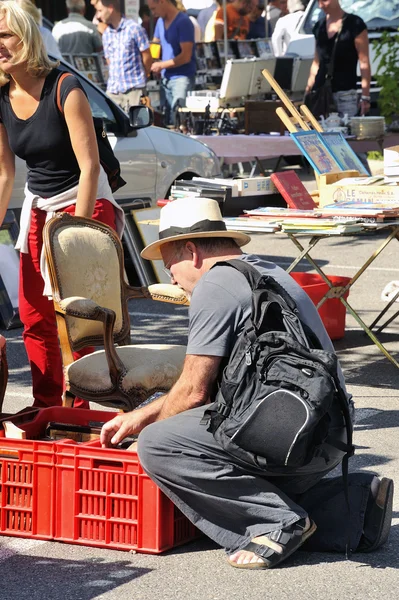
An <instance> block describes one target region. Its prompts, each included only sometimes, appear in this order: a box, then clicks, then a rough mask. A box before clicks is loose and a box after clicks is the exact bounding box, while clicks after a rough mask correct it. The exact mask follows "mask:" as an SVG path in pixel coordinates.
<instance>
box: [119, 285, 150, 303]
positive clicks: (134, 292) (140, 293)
mask: <svg viewBox="0 0 399 600" xmlns="http://www.w3.org/2000/svg"><path fill="white" fill-rule="evenodd" d="M125 294H126V299H127V300H133V299H135V298H147V299H148V298H151V296H150V294H149V293H148V290H147V288H146V287H133V286H131V285H127V284H125Z"/></svg>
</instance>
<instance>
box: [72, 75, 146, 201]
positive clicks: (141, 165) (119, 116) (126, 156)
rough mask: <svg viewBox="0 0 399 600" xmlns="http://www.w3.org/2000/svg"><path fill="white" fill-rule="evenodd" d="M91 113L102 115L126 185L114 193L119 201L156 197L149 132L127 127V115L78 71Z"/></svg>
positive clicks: (96, 115) (97, 115)
mask: <svg viewBox="0 0 399 600" xmlns="http://www.w3.org/2000/svg"><path fill="white" fill-rule="evenodd" d="M74 74H75V75H76V76H77V77H78V78H79V79H80V81H81V83H82V85H83V87H84V89H85V91H86V93H87V96H88V99H89V102H90V107H91V110H92V113H93V116H95V117H100V118H101V119H103V121H104V124H105V127H106V130H107V135H108V139H109V141H110V144H111V146H112V148H113V150H114V152H115V155H116V156H117V158H118V160H119V162H120V165H121V171H122V177H123V179H124V180H125V181H126V185H125V186H124V187H122V188H120V189H119V190H118V191H117V192H116V194H115V197H116V199H117V200H118V201H119V200H121V201H123V200H127V199H129V198H141V197H144V196H145V197H150V198H151V199H155V190H156V175H157V155H156V152H155V149H154V146H153V145H152V143H151V141H150V139H149V137H148V135H147V134H146V132H145V131H144V130H143V129H139V130H138V131H131V132H127V131H126V128H127V127H126V120H127V117H126V115H125V114H124V113H122V111H121V110H120V109H119V107H118V106H116V105H115V103H114V102H113V101H112V100H111V99H110V98H108V97H107V96H106V95H105V94H103V93H102V92H101V91H100V90H98V89H97V88H96V87H94V86H93V85H91V84H90V83H89V82H88V81H87V80H85V79H84V78H81V77H79V73H77V72H75V73H74Z"/></svg>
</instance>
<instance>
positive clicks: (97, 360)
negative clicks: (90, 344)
mask: <svg viewBox="0 0 399 600" xmlns="http://www.w3.org/2000/svg"><path fill="white" fill-rule="evenodd" d="M116 351H117V353H118V355H119V358H120V359H121V360H122V362H123V364H124V365H125V367H126V370H127V373H126V375H125V377H124V378H123V380H122V382H121V390H122V391H123V392H124V393H126V394H130V393H132V394H133V393H134V392H135V391H136V392H139V393H140V394H141V393H143V394H144V395H146V394H147V393H148V395H150V394H151V393H152V392H153V391H156V390H161V391H166V390H169V389H170V388H171V387H172V385H173V384H174V383H175V381H176V380H177V379H178V377H179V376H180V373H181V372H182V369H183V363H184V359H185V356H186V347H185V346H177V345H170V344H137V345H134V346H120V347H117V348H116ZM65 377H66V380H67V383H69V384H70V385H71V386H73V388H75V390H79V393H82V395H83V396H84V392H85V391H86V392H89V393H98V394H99V396H104V395H106V393H107V392H110V391H111V390H112V383H111V378H110V375H109V369H108V363H107V359H106V356H105V351H104V350H99V351H98V352H93V353H92V354H88V355H87V356H83V357H82V358H80V359H78V360H76V361H75V362H74V363H71V364H70V365H69V366H68V367H67V368H66V374H65ZM146 397H148V396H146ZM144 399H145V398H144Z"/></svg>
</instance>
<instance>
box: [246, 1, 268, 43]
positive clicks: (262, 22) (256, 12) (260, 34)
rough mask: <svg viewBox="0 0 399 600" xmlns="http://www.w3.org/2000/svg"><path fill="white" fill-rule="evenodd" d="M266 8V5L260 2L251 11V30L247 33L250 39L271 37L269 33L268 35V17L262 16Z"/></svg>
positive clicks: (249, 16)
mask: <svg viewBox="0 0 399 600" xmlns="http://www.w3.org/2000/svg"><path fill="white" fill-rule="evenodd" d="M264 10H265V5H264V4H258V5H257V6H255V7H254V8H253V9H252V10H251V12H250V13H249V15H248V18H249V31H248V34H247V38H248V39H249V40H256V39H259V38H265V37H270V36H269V35H268V36H266V19H265V17H262V13H263V11H264Z"/></svg>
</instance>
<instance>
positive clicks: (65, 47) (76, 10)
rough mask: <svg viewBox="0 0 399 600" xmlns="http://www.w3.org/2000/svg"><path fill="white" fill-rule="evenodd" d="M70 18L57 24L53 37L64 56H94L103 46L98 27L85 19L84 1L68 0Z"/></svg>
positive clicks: (66, 3)
mask: <svg viewBox="0 0 399 600" xmlns="http://www.w3.org/2000/svg"><path fill="white" fill-rule="evenodd" d="M65 5H66V9H67V11H68V17H67V18H66V19H63V20H62V21H59V22H58V23H56V24H55V25H54V27H53V32H52V33H53V36H54V38H55V40H56V41H57V42H58V45H59V47H60V50H61V52H62V53H63V54H93V53H95V52H101V50H102V48H103V45H102V41H101V36H100V34H99V33H98V31H97V27H96V26H95V25H93V23H91V22H90V21H89V20H88V19H85V17H84V15H85V12H86V4H85V1H84V0H66V2H65Z"/></svg>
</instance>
